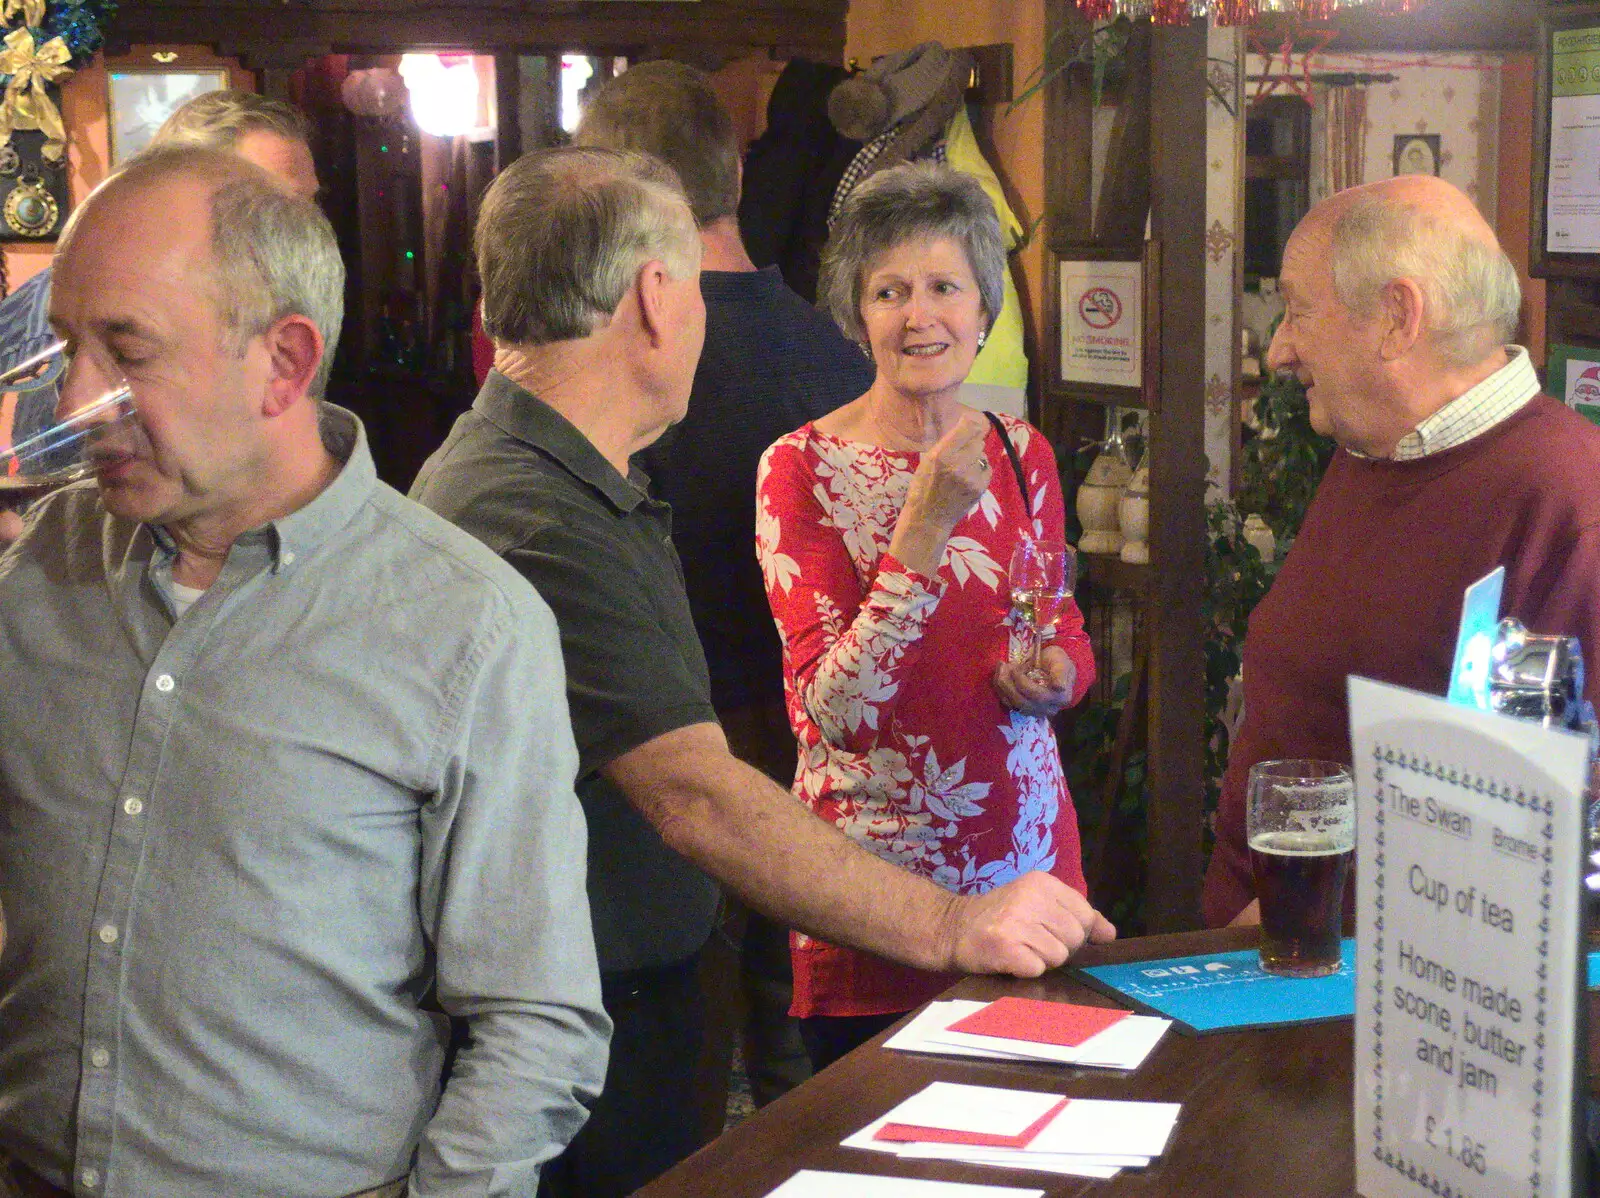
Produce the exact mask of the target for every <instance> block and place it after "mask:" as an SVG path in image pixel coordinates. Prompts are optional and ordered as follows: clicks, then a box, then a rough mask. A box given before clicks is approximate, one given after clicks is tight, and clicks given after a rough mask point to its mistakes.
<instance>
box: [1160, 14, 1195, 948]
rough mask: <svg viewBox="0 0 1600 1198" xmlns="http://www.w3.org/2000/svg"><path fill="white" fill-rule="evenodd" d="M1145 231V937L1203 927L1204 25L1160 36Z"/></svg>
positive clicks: (1163, 31)
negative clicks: (1153, 301)
mask: <svg viewBox="0 0 1600 1198" xmlns="http://www.w3.org/2000/svg"><path fill="white" fill-rule="evenodd" d="M1150 63H1151V72H1150V74H1151V92H1150V109H1151V117H1150V129H1151V135H1150V204H1151V207H1150V232H1151V236H1152V238H1154V239H1155V240H1156V241H1158V242H1159V243H1160V244H1161V252H1162V271H1161V283H1160V297H1161V303H1160V313H1161V323H1160V335H1161V346H1160V357H1161V381H1160V385H1161V410H1160V413H1159V414H1158V415H1156V416H1152V418H1151V435H1150V450H1149V453H1150V561H1151V566H1152V570H1153V578H1152V580H1151V587H1152V595H1151V609H1150V614H1149V626H1150V723H1151V729H1152V732H1151V735H1150V747H1149V777H1150V806H1149V814H1148V832H1149V853H1150V878H1149V885H1148V888H1147V890H1146V893H1145V923H1146V929H1147V930H1148V931H1150V932H1172V931H1177V930H1179V929H1180V928H1189V927H1195V926H1197V924H1198V920H1199V911H1200V877H1201V872H1202V870H1203V869H1204V867H1205V860H1204V856H1203V839H1202V830H1203V820H1204V792H1205V787H1204V777H1205V746H1204V736H1205V655H1204V639H1205V625H1204V621H1203V620H1202V618H1201V611H1200V600H1201V591H1202V589H1203V588H1204V586H1205V486H1206V482H1205V476H1206V455H1205V377H1206V376H1205V316H1206V313H1205V291H1206V288H1205V262H1206V247H1205V239H1206V223H1205V218H1206V203H1205V183H1206V105H1205V94H1206V93H1205V78H1206V23H1205V22H1204V21H1195V22H1193V23H1191V24H1190V25H1188V26H1186V27H1170V28H1169V27H1162V28H1158V29H1156V30H1154V32H1153V35H1152V41H1151V55H1150Z"/></svg>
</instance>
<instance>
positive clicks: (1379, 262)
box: [1329, 195, 1522, 366]
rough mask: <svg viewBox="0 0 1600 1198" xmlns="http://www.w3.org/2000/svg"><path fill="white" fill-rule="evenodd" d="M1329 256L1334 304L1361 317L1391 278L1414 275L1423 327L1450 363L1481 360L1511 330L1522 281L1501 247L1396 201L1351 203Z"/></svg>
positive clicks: (1513, 331) (1377, 198) (1504, 340)
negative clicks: (1421, 304) (1423, 307)
mask: <svg viewBox="0 0 1600 1198" xmlns="http://www.w3.org/2000/svg"><path fill="white" fill-rule="evenodd" d="M1329 262H1330V266H1331V268H1332V272H1333V290H1334V294H1335V295H1336V296H1338V298H1339V302H1340V303H1342V304H1343V305H1344V306H1345V307H1347V308H1349V309H1350V310H1351V311H1353V312H1357V313H1361V314H1363V315H1367V314H1370V313H1372V312H1373V311H1374V309H1375V308H1376V307H1377V304H1378V299H1379V295H1380V293H1381V292H1382V290H1383V288H1384V287H1385V286H1386V285H1387V284H1389V283H1390V282H1392V281H1393V280H1395V279H1411V280H1413V281H1415V282H1416V284H1417V286H1418V287H1420V288H1421V289H1422V294H1423V297H1424V300H1425V303H1426V306H1427V314H1428V322H1429V325H1428V332H1429V334H1430V335H1431V336H1432V338H1433V341H1434V344H1435V345H1436V346H1437V348H1438V350H1439V353H1440V355H1441V356H1442V357H1443V358H1444V360H1445V361H1446V362H1447V363H1448V364H1450V365H1452V366H1470V365H1473V364H1475V363H1477V362H1481V361H1482V360H1483V359H1484V357H1485V356H1486V355H1487V354H1489V353H1490V352H1491V351H1492V350H1494V349H1495V348H1497V347H1498V346H1501V345H1505V344H1507V343H1508V342H1510V341H1511V340H1513V339H1514V338H1515V337H1516V335H1517V321H1518V318H1519V316H1520V314H1521V309H1522V287H1521V285H1520V284H1519V283H1518V282H1517V269H1516V267H1515V266H1513V265H1512V264H1511V259H1510V258H1508V257H1506V254H1505V251H1504V250H1502V249H1501V248H1500V247H1499V246H1498V245H1496V244H1494V242H1492V241H1486V240H1484V239H1483V238H1482V237H1480V236H1475V235H1474V234H1473V233H1472V232H1471V231H1470V230H1468V229H1465V228H1462V227H1461V226H1460V225H1459V224H1456V223H1452V222H1450V221H1446V220H1441V219H1439V218H1437V217H1435V216H1432V215H1430V214H1429V213H1427V212H1425V211H1423V210H1422V209H1420V208H1418V207H1416V206H1415V205H1413V204H1409V203H1406V202H1405V201H1403V200H1398V199H1395V198H1393V197H1390V196H1383V195H1366V196H1361V197H1359V198H1358V199H1355V200H1353V201H1351V203H1350V205H1349V206H1348V207H1347V208H1346V209H1345V210H1344V211H1343V212H1341V213H1340V214H1339V216H1338V217H1337V218H1336V219H1335V221H1334V224H1333V235H1332V246H1331V250H1330V253H1329Z"/></svg>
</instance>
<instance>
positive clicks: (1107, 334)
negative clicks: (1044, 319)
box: [1060, 262, 1144, 387]
mask: <svg viewBox="0 0 1600 1198" xmlns="http://www.w3.org/2000/svg"><path fill="white" fill-rule="evenodd" d="M1060 273H1061V377H1062V379H1063V381H1066V382H1076V383H1108V384H1111V385H1113V386H1119V387H1137V386H1139V385H1140V382H1141V380H1142V379H1143V376H1144V371H1143V366H1144V361H1143V359H1144V339H1143V329H1142V324H1141V322H1142V320H1143V316H1142V310H1143V300H1142V296H1141V291H1142V284H1143V280H1144V266H1143V265H1142V264H1141V263H1139V262H1062V263H1061V268H1060Z"/></svg>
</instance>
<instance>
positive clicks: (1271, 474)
mask: <svg viewBox="0 0 1600 1198" xmlns="http://www.w3.org/2000/svg"><path fill="white" fill-rule="evenodd" d="M1255 416H1256V423H1257V425H1258V429H1259V431H1258V432H1257V434H1256V436H1254V437H1253V438H1251V439H1250V440H1249V441H1247V442H1246V443H1245V444H1244V446H1243V449H1242V454H1243V456H1242V458H1241V460H1240V472H1239V473H1240V483H1239V490H1238V491H1237V492H1236V493H1235V495H1234V497H1233V499H1231V500H1221V501H1219V502H1216V503H1213V504H1211V505H1210V507H1209V508H1208V509H1207V512H1206V589H1205V591H1204V592H1203V594H1204V598H1203V599H1202V601H1201V610H1202V612H1203V613H1204V616H1205V622H1206V628H1207V630H1208V636H1207V640H1206V800H1207V803H1206V810H1207V811H1208V812H1210V811H1214V810H1215V809H1216V804H1217V799H1218V797H1219V795H1220V792H1221V786H1222V775H1223V773H1224V771H1225V770H1226V769H1227V765H1228V733H1227V726H1226V723H1225V722H1224V719H1223V712H1224V710H1225V708H1226V706H1227V701H1228V688H1229V686H1230V685H1231V684H1232V682H1233V680H1234V678H1236V677H1237V676H1238V674H1239V667H1240V665H1241V664H1242V663H1243V660H1244V637H1245V630H1246V628H1247V626H1248V624H1249V620H1250V613H1251V612H1252V611H1253V610H1255V606H1256V604H1257V603H1259V602H1260V601H1261V598H1262V596H1264V595H1265V594H1266V593H1267V590H1268V588H1270V587H1271V586H1272V580H1273V578H1274V577H1275V576H1276V574H1277V572H1278V566H1279V565H1280V564H1281V563H1282V561H1283V559H1284V556H1285V555H1286V554H1287V553H1288V552H1289V547H1290V546H1291V545H1292V544H1293V543H1294V538H1295V536H1296V534H1298V533H1299V531H1300V525H1301V524H1302V523H1303V522H1304V521H1305V516H1306V509H1307V508H1309V507H1310V506H1311V500H1312V497H1313V496H1314V495H1316V493H1317V484H1318V483H1320V482H1321V481H1322V475H1323V472H1324V471H1325V470H1327V468H1328V463H1329V462H1330V461H1331V460H1332V458H1333V450H1334V444H1333V442H1332V441H1331V440H1329V439H1328V438H1327V437H1324V436H1322V434H1320V433H1318V432H1317V431H1316V430H1315V429H1313V428H1312V427H1311V412H1310V408H1309V406H1308V405H1307V403H1306V392H1305V388H1304V387H1303V386H1302V385H1301V384H1300V382H1299V380H1298V379H1296V378H1295V377H1294V376H1293V375H1291V374H1282V375H1271V376H1268V377H1267V378H1266V379H1265V380H1263V382H1262V385H1261V394H1260V395H1259V396H1257V398H1256V405H1255ZM1249 516H1260V517H1261V518H1262V520H1264V521H1265V522H1266V524H1267V527H1268V528H1270V529H1271V530H1272V535H1273V537H1274V539H1275V540H1276V541H1277V553H1276V555H1275V557H1274V560H1273V561H1272V562H1271V563H1267V562H1264V561H1262V560H1261V554H1260V553H1259V552H1258V551H1257V549H1256V547H1255V546H1254V545H1252V544H1250V542H1248V541H1246V540H1245V539H1244V522H1245V519H1246V517H1249Z"/></svg>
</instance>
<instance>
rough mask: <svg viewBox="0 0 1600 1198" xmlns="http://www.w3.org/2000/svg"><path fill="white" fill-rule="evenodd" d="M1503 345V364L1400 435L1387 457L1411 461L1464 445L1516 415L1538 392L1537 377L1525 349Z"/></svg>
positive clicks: (1391, 459)
mask: <svg viewBox="0 0 1600 1198" xmlns="http://www.w3.org/2000/svg"><path fill="white" fill-rule="evenodd" d="M1505 348H1506V356H1507V358H1508V361H1507V362H1506V364H1505V365H1504V366H1502V367H1501V368H1500V369H1499V370H1497V371H1495V372H1494V373H1493V374H1491V375H1490V376H1489V377H1488V378H1486V379H1484V380H1483V381H1482V382H1480V383H1478V384H1477V385H1476V386H1474V387H1470V388H1468V389H1467V390H1466V391H1464V392H1463V393H1462V394H1460V395H1458V396H1457V397H1456V398H1455V399H1452V400H1451V401H1450V402H1449V403H1447V404H1445V405H1444V407H1442V408H1440V409H1439V410H1438V411H1437V412H1435V413H1434V414H1433V415H1432V416H1429V417H1428V418H1427V419H1426V420H1424V421H1423V422H1422V423H1421V424H1419V425H1417V427H1416V428H1414V429H1412V430H1411V431H1410V432H1409V433H1407V434H1406V435H1405V436H1404V437H1401V438H1400V441H1399V442H1398V443H1397V444H1396V445H1395V447H1394V452H1393V453H1392V454H1390V455H1389V460H1390V461H1396V462H1406V461H1414V460H1416V459H1417V458H1425V457H1431V456H1433V455H1434V454H1436V453H1443V452H1444V451H1445V450H1447V449H1454V448H1455V447H1456V446H1458V445H1465V444H1466V443H1467V442H1468V441H1471V440H1472V439H1473V438H1474V437H1479V436H1482V435H1483V434H1484V433H1486V432H1488V431H1489V430H1490V429H1492V428H1494V427H1495V425H1497V424H1499V423H1500V422H1501V421H1503V420H1506V419H1508V418H1509V417H1511V416H1513V415H1515V414H1516V413H1517V412H1518V411H1519V410H1521V408H1522V407H1523V405H1525V404H1526V403H1527V402H1528V401H1529V400H1531V399H1532V398H1533V397H1534V396H1535V395H1537V394H1539V376H1538V374H1537V373H1535V371H1534V369H1533V362H1532V361H1531V360H1530V359H1529V357H1528V351H1527V350H1525V349H1523V348H1522V346H1520V345H1508V346H1506V347H1505Z"/></svg>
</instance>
